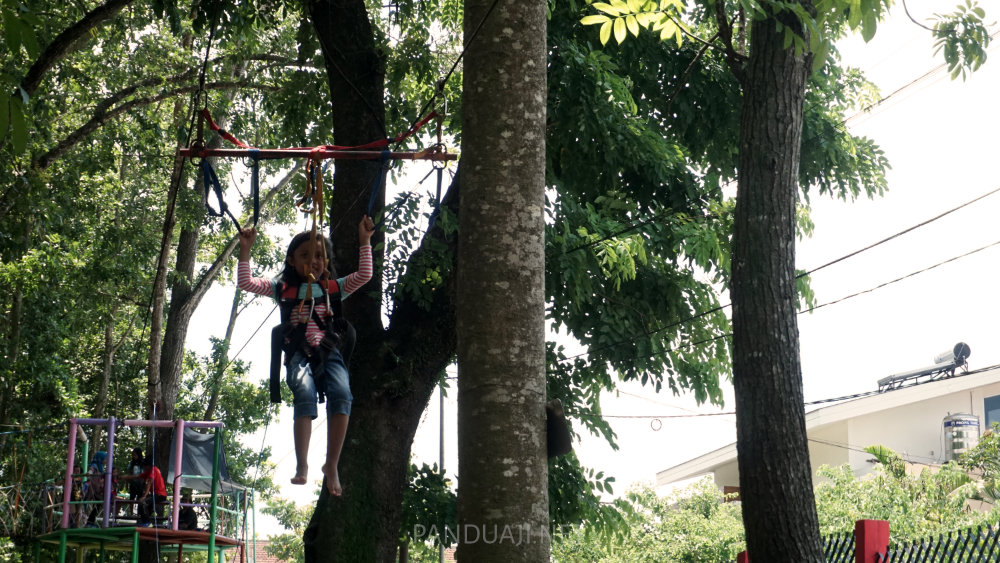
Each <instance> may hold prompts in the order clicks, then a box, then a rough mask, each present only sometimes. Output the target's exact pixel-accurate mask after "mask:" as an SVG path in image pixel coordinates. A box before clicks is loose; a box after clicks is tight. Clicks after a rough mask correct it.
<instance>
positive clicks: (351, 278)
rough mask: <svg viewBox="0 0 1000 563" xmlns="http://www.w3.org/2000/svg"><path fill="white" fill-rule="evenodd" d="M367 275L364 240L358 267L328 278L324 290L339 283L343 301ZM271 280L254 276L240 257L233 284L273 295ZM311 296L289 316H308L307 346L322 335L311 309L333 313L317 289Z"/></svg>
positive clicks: (323, 314)
mask: <svg viewBox="0 0 1000 563" xmlns="http://www.w3.org/2000/svg"><path fill="white" fill-rule="evenodd" d="M370 279H372V247H371V246H370V245H367V244H366V245H364V246H362V247H361V248H360V249H359V251H358V271H357V272H354V273H352V274H348V275H346V276H344V277H342V278H339V279H338V280H337V281H336V285H334V282H333V281H327V283H328V284H329V285H328V286H327V291H329V290H330V289H333V290H336V289H337V288H338V287H339V288H340V299H341V301H343V300H344V299H347V297H348V296H350V295H351V294H352V293H354V292H355V291H357V290H358V289H360V288H361V286H363V285H365V284H366V283H368V280H370ZM274 284H275V282H274V280H269V279H264V278H255V277H253V275H252V274H251V273H250V262H244V261H242V260H240V261H239V263H238V265H237V269H236V285H237V286H238V287H239V288H240V289H242V290H243V291H249V292H251V293H256V294H258V295H268V296H271V297H274V295H275V291H274V289H275V288H274ZM302 289H305V284H303V287H302ZM313 296H314V297H315V301H314V302H313V303H312V304H310V303H308V302H307V303H306V304H305V306H304V307H302V308H301V310H300V309H299V307H294V308H293V309H292V316H291V319H290V320H291V322H293V323H300V322H302V321H304V320H306V319H308V320H309V324H307V325H306V341H307V342H309V345H310V346H316V345H318V344H319V342H320V340H322V339H323V331H322V330H321V329H320V328H319V325H317V324H316V319H314V318H313V317H312V315H311V312H312V311H313V310H315V311H316V313H317V315H318V316H320V317H329V316H331V315H332V314H333V313H331V312H329V311H327V308H326V301H325V300H324V299H322V298H321V296H320V294H319V292H318V291H316V292H314V293H313Z"/></svg>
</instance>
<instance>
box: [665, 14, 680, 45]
mask: <svg viewBox="0 0 1000 563" xmlns="http://www.w3.org/2000/svg"><path fill="white" fill-rule="evenodd" d="M674 34H677V35H680V33H678V30H677V24H675V23H674V20H671V19H667V20H666V21H665V22H664V23H663V28H662V29H660V41H666V40H667V39H670V38H671V37H673V36H674Z"/></svg>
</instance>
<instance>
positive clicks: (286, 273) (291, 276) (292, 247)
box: [278, 231, 337, 284]
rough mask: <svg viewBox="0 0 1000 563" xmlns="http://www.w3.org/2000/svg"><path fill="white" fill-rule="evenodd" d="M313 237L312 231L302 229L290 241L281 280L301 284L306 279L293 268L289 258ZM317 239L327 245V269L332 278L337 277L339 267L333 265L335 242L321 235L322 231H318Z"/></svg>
mask: <svg viewBox="0 0 1000 563" xmlns="http://www.w3.org/2000/svg"><path fill="white" fill-rule="evenodd" d="M311 238H312V231H302V232H301V233H299V234H297V235H295V236H294V237H292V242H290V243H288V250H287V251H285V267H284V269H282V270H281V274H280V275H279V276H278V277H279V278H280V279H281V281H283V282H285V283H288V284H300V283H304V282H305V281H306V280H304V279H302V276H300V275H299V273H298V272H296V271H295V268H293V267H292V266H291V265H290V264H289V263H288V262H289V260H291V258H292V254H295V251H296V250H297V249H298V248H299V247H300V246H302V245H303V244H305V243H306V241H308V240H310V239H311ZM316 239H317V240H319V241H320V242H322V243H323V245H324V246H326V258H327V260H326V261H327V268H326V269H327V271H329V272H330V278H331V279H336V278H337V269H336V268H334V267H333V242H332V241H331V240H330V239H329V238H327V237H325V236H323V235H321V234H320V233H316Z"/></svg>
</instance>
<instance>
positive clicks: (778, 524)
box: [732, 19, 824, 562]
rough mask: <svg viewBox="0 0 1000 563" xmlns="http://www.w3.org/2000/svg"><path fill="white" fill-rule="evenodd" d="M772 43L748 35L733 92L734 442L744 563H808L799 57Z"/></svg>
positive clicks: (758, 31) (816, 541)
mask: <svg viewBox="0 0 1000 563" xmlns="http://www.w3.org/2000/svg"><path fill="white" fill-rule="evenodd" d="M794 22H795V20H794V19H791V20H790V21H784V22H783V23H785V25H794V24H795V23H794ZM782 37H783V34H782V33H778V32H777V31H776V27H775V20H774V19H768V20H760V21H756V22H755V23H754V25H753V29H752V33H751V50H750V59H749V63H748V67H747V69H746V75H745V81H744V85H743V86H744V88H743V95H744V101H743V116H742V122H741V131H740V166H739V188H738V194H737V198H736V212H735V231H734V234H733V260H732V264H733V271H732V299H733V376H734V384H735V389H736V418H737V423H736V431H737V438H736V439H737V449H738V450H739V472H740V489H741V496H742V499H743V522H744V526H745V529H746V537H747V548H748V553H749V555H750V557H751V560H752V561H803V562H819V561H823V560H824V558H823V550H822V545H821V543H820V538H819V526H818V522H817V517H816V507H815V503H814V500H813V494H812V474H811V469H810V466H809V450H808V444H807V441H806V427H805V411H804V408H803V396H802V373H801V366H800V363H799V346H798V342H799V335H798V325H797V322H796V307H795V303H796V290H795V271H794V266H795V206H796V198H797V194H798V187H797V177H798V164H799V149H800V145H801V134H802V104H803V99H804V97H805V85H806V78H807V77H808V74H809V71H810V66H811V61H810V59H811V57H809V56H802V55H799V56H796V55H795V53H794V50H793V49H784V48H782Z"/></svg>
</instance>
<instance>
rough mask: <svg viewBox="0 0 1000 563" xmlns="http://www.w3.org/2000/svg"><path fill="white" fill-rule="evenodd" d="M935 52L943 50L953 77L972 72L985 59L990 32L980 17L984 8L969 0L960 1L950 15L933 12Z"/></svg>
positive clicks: (963, 75)
mask: <svg viewBox="0 0 1000 563" xmlns="http://www.w3.org/2000/svg"><path fill="white" fill-rule="evenodd" d="M935 17H936V18H937V19H938V21H937V22H935V24H934V54H938V53H942V55H943V56H944V60H945V63H947V64H948V71H949V72H951V78H952V80H954V79H955V78H958V76H959V75H961V76H962V80H965V77H966V74H967V73H972V72H975V71H976V69H978V68H979V67H980V66H982V64H983V63H984V62H986V50H987V48H988V47H989V46H990V39H991V37H990V31H989V29H988V28H987V26H986V24H985V23H984V22H983V18H984V17H986V11H985V10H983V9H982V8H980V7H979V6H978V5H977V4H976V3H975V2H973V1H972V0H965V4H964V5H963V4H959V5H958V6H957V7H956V9H955V11H954V12H952V13H951V14H947V15H942V14H935Z"/></svg>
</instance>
